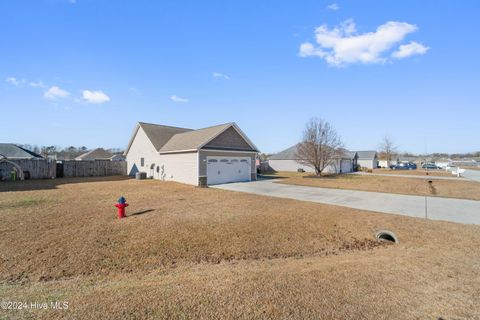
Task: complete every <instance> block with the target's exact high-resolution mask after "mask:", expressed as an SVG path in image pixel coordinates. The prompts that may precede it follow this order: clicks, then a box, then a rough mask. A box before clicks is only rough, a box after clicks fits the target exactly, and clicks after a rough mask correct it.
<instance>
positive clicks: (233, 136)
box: [202, 126, 257, 151]
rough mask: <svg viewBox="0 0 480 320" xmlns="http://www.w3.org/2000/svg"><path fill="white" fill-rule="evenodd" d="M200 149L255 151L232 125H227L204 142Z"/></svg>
mask: <svg viewBox="0 0 480 320" xmlns="http://www.w3.org/2000/svg"><path fill="white" fill-rule="evenodd" d="M202 149H230V150H242V151H257V150H256V148H255V147H254V146H252V145H251V144H250V143H249V142H248V141H247V140H246V139H245V137H243V136H242V135H241V134H240V133H239V132H238V131H237V130H236V129H235V127H234V126H231V127H229V128H228V129H226V130H224V131H223V132H222V133H220V134H219V135H217V136H216V137H215V138H213V139H212V140H211V141H210V142H208V143H206V144H205V145H204V146H203V147H202Z"/></svg>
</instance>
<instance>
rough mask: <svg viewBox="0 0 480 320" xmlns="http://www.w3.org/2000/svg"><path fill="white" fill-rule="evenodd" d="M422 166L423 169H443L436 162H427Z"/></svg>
mask: <svg viewBox="0 0 480 320" xmlns="http://www.w3.org/2000/svg"><path fill="white" fill-rule="evenodd" d="M422 168H423V169H433V170H438V169H441V168H440V167H439V166H437V165H436V164H434V163H425V164H423V166H422Z"/></svg>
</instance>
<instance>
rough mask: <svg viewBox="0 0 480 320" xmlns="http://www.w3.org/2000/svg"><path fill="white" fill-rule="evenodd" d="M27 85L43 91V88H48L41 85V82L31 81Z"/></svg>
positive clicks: (43, 84)
mask: <svg viewBox="0 0 480 320" xmlns="http://www.w3.org/2000/svg"><path fill="white" fill-rule="evenodd" d="M28 85H29V86H30V87H33V88H43V89H45V88H47V87H48V86H47V85H46V84H45V83H43V82H42V81H37V82H35V81H32V82H29V83H28Z"/></svg>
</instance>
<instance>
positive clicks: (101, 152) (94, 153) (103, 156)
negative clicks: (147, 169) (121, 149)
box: [75, 148, 125, 161]
mask: <svg viewBox="0 0 480 320" xmlns="http://www.w3.org/2000/svg"><path fill="white" fill-rule="evenodd" d="M75 160H77V161H92V160H111V161H123V160H125V157H124V156H122V155H120V154H113V153H111V152H108V151H107V150H105V149H103V148H97V149H94V150H91V151H88V152H86V153H84V154H81V155H79V156H78V157H76V158H75Z"/></svg>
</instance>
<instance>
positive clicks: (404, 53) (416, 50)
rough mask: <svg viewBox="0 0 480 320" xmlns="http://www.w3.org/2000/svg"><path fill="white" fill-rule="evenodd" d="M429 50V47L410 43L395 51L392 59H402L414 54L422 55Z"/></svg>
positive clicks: (413, 42)
mask: <svg viewBox="0 0 480 320" xmlns="http://www.w3.org/2000/svg"><path fill="white" fill-rule="evenodd" d="M429 49H430V48H429V47H426V46H424V45H423V44H420V43H418V42H415V41H412V42H410V43H409V44H403V45H401V46H400V47H399V48H398V50H397V51H395V52H394V53H392V57H394V58H397V59H403V58H408V57H410V56H413V55H416V54H419V55H422V54H425V53H427V51H428V50H429Z"/></svg>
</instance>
